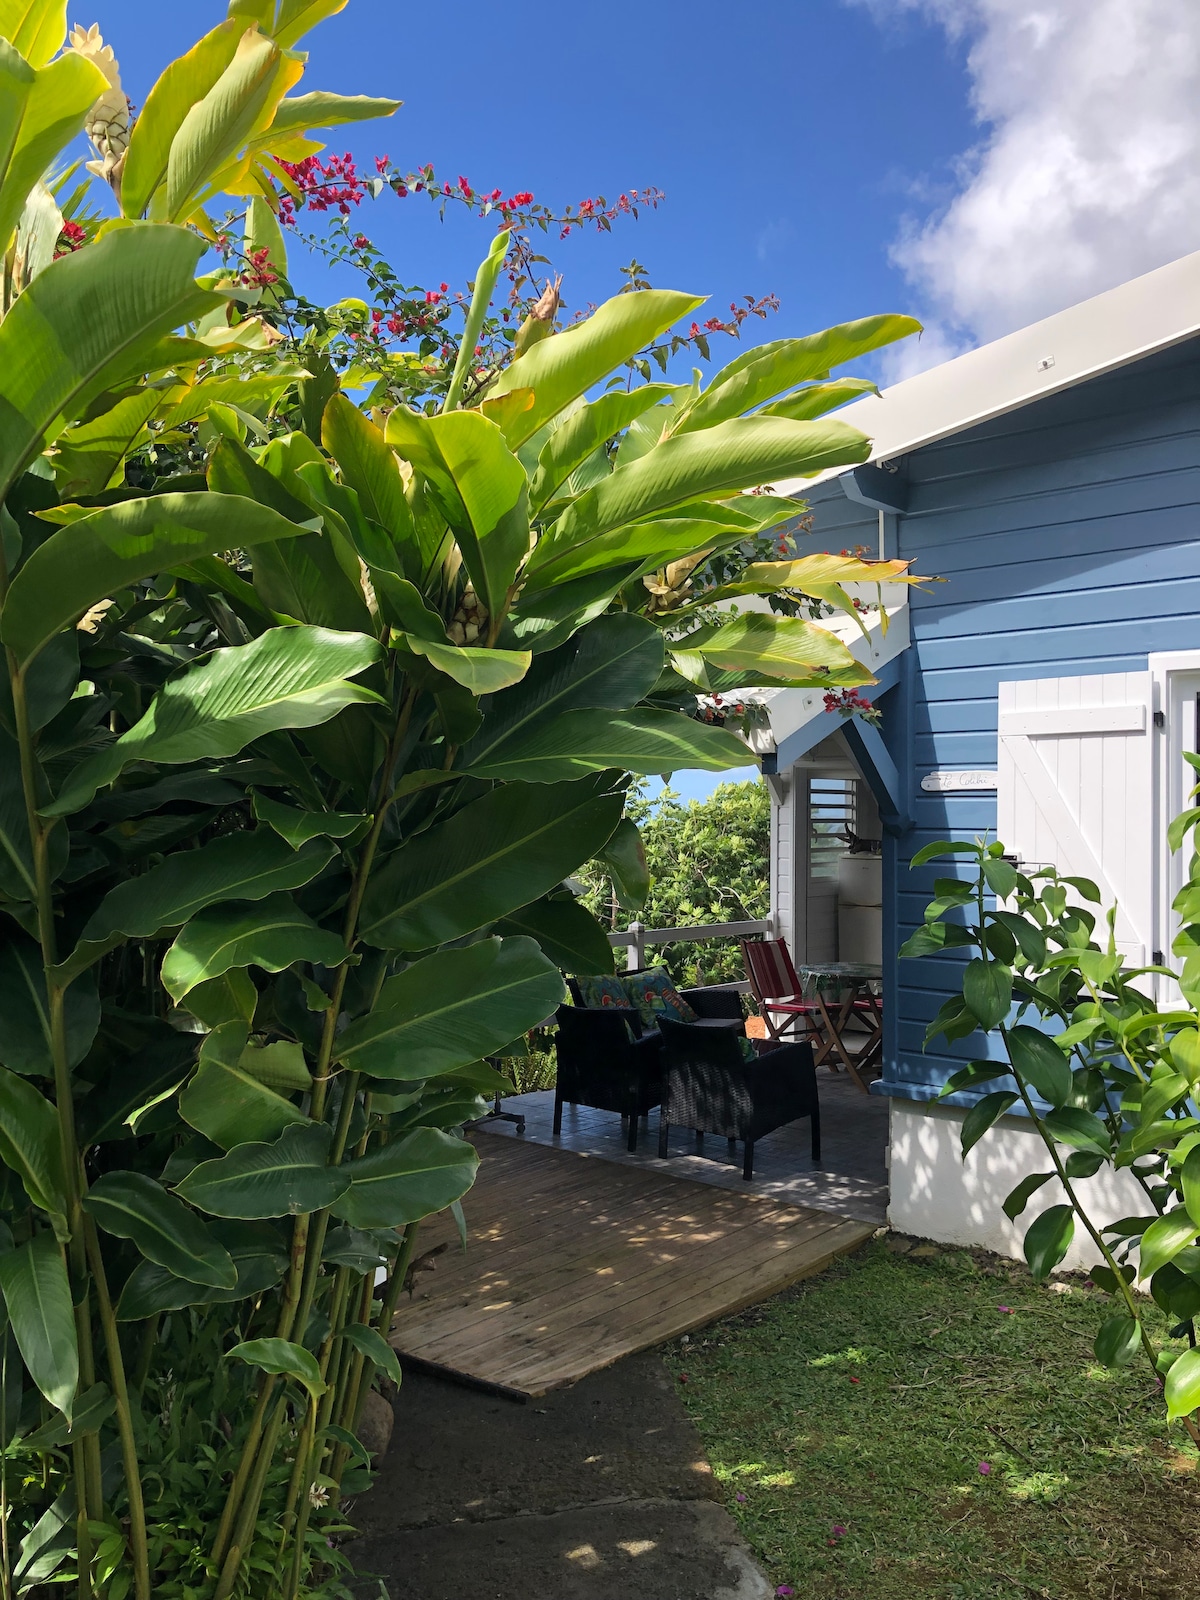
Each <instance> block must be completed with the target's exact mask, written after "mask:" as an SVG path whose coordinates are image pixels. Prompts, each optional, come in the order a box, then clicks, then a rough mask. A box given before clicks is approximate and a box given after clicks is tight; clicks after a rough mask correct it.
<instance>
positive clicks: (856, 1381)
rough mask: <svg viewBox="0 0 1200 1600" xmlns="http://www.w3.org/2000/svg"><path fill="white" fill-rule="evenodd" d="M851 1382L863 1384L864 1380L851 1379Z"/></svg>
mask: <svg viewBox="0 0 1200 1600" xmlns="http://www.w3.org/2000/svg"><path fill="white" fill-rule="evenodd" d="M850 1382H851V1383H861V1382H862V1379H861V1378H851V1379H850Z"/></svg>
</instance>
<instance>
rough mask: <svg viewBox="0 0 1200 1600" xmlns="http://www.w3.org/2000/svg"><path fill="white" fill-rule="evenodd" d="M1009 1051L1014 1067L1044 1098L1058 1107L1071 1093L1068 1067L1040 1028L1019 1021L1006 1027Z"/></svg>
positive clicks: (1067, 1063) (1065, 1059)
mask: <svg viewBox="0 0 1200 1600" xmlns="http://www.w3.org/2000/svg"><path fill="white" fill-rule="evenodd" d="M1007 1040H1008V1053H1009V1057H1010V1059H1011V1060H1012V1064H1013V1067H1014V1068H1015V1069H1016V1071H1017V1072H1018V1073H1019V1074H1020V1075H1021V1077H1022V1078H1024V1079H1025V1080H1026V1082H1027V1083H1030V1084H1032V1086H1033V1087H1034V1089H1036V1090H1037V1092H1038V1094H1040V1095H1041V1097H1042V1099H1043V1100H1047V1101H1049V1103H1050V1104H1051V1105H1052V1106H1061V1105H1062V1104H1063V1102H1064V1101H1066V1100H1068V1099H1069V1098H1070V1095H1071V1066H1070V1063H1069V1062H1068V1060H1067V1058H1066V1056H1064V1055H1063V1053H1062V1051H1061V1050H1060V1049H1059V1048H1058V1046H1057V1045H1056V1044H1055V1043H1054V1041H1053V1040H1052V1039H1049V1038H1047V1036H1046V1035H1045V1034H1044V1033H1042V1031H1041V1030H1040V1029H1039V1028H1031V1027H1030V1026H1029V1024H1028V1023H1025V1022H1019V1023H1017V1025H1016V1026H1015V1027H1012V1028H1009V1030H1008V1034H1007Z"/></svg>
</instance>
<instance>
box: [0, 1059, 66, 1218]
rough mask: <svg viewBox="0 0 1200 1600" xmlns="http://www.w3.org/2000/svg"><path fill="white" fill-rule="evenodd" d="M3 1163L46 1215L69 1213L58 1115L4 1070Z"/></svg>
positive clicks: (0, 1081) (0, 1080) (0, 1083)
mask: <svg viewBox="0 0 1200 1600" xmlns="http://www.w3.org/2000/svg"><path fill="white" fill-rule="evenodd" d="M0 1161H3V1163H4V1165H5V1166H6V1167H7V1168H8V1169H9V1170H10V1171H11V1172H15V1173H17V1174H18V1176H19V1177H20V1179H21V1182H22V1184H23V1185H24V1186H25V1193H26V1194H27V1195H28V1196H29V1198H30V1199H31V1200H32V1201H33V1203H34V1205H35V1206H38V1207H39V1208H40V1209H41V1210H42V1211H46V1212H57V1213H58V1214H59V1215H60V1216H61V1215H62V1214H63V1213H65V1211H66V1209H67V1197H66V1184H65V1182H64V1180H63V1167H62V1139H61V1136H60V1134H59V1129H58V1114H57V1113H56V1111H55V1109H54V1107H53V1106H52V1105H51V1104H50V1102H49V1100H47V1099H46V1097H45V1096H44V1095H42V1094H39V1093H38V1091H37V1090H36V1089H35V1088H34V1087H33V1085H32V1084H31V1083H26V1081H25V1080H24V1078H18V1077H17V1076H16V1075H15V1074H14V1073H12V1072H8V1071H6V1070H5V1069H4V1068H0Z"/></svg>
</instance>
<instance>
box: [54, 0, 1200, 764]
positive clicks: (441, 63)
mask: <svg viewBox="0 0 1200 1600" xmlns="http://www.w3.org/2000/svg"><path fill="white" fill-rule="evenodd" d="M92 3H93V5H94V7H95V9H94V11H93V12H92V13H91V14H89V15H88V16H86V17H84V16H83V15H82V14H78V15H76V14H74V13H73V18H72V20H74V21H91V20H93V17H94V18H95V20H97V21H99V22H100V25H101V28H102V30H103V31H104V33H105V36H106V38H107V39H108V41H109V42H110V43H112V44H113V45H114V47H115V48H116V51H117V55H118V58H119V60H120V62H121V66H122V72H123V80H124V87H125V90H126V92H127V93H128V94H130V95H131V96H132V98H133V100H134V101H135V103H140V102H141V101H142V100H144V98H145V95H146V91H147V90H148V88H149V87H150V85H151V83H152V82H153V80H154V78H155V77H156V76H157V74H158V72H159V71H160V70H161V69H162V67H163V65H164V64H165V63H166V62H167V61H168V60H169V59H170V58H171V57H173V56H175V55H178V54H180V53H181V52H182V51H183V50H185V49H187V48H188V46H190V45H191V44H192V43H193V42H194V40H195V39H196V37H197V36H198V35H199V34H200V33H201V32H203V31H204V30H205V29H207V28H208V27H210V26H212V25H213V24H215V23H216V22H218V21H219V20H220V19H221V18H222V17H223V16H224V14H225V6H224V4H223V3H222V0H198V3H194V4H192V5H187V6H185V5H172V6H166V5H164V4H163V3H162V0H92ZM306 44H307V48H308V49H309V51H310V54H311V59H310V64H309V70H308V73H307V76H306V78H305V81H304V85H303V87H304V89H316V88H320V89H329V90H334V91H337V92H340V93H366V94H375V95H387V96H391V97H393V98H398V99H402V100H403V101H404V102H405V104H404V106H403V107H402V108H401V110H400V111H399V112H398V113H397V114H396V115H395V116H394V117H392V118H391V119H389V120H388V121H387V122H384V123H381V124H374V125H367V126H365V127H363V128H359V129H357V130H352V132H351V136H350V137H349V138H347V137H346V134H345V130H341V131H339V130H334V131H333V134H332V135H331V137H330V142H329V148H330V149H331V150H333V151H336V152H339V153H340V152H341V151H343V150H345V149H347V148H348V149H350V150H351V151H352V152H353V153H354V155H355V156H356V157H357V158H358V159H359V160H360V162H361V164H362V165H363V166H365V167H366V168H368V169H371V168H372V167H373V157H374V156H375V155H376V154H383V153H386V154H388V155H390V156H391V157H392V158H393V160H394V161H395V162H397V163H398V164H400V165H402V166H404V167H406V168H407V167H410V166H416V165H418V164H420V163H422V162H425V161H431V162H433V163H434V165H435V167H436V168H437V170H438V172H439V175H441V176H444V177H447V178H449V179H450V181H451V182H453V181H455V180H456V179H457V177H458V176H459V174H460V173H461V174H464V175H465V176H466V177H467V178H468V179H470V181H471V182H472V184H474V186H475V187H476V188H477V189H480V190H487V189H491V188H493V187H500V188H502V189H503V190H505V192H506V193H512V192H513V191H516V190H519V189H528V190H532V191H533V193H534V195H535V196H536V198H537V199H538V200H539V201H542V202H544V203H546V204H548V205H551V206H554V207H559V206H562V205H563V204H565V203H567V202H575V203H577V202H578V201H580V200H582V199H585V198H591V197H596V196H599V195H604V196H606V197H607V198H609V199H612V198H614V197H615V196H616V195H617V194H619V193H620V192H621V191H622V190H627V189H630V188H645V187H647V186H650V185H656V186H657V187H658V188H660V189H662V190H664V191H665V194H666V201H665V204H664V205H663V206H662V208H661V209H660V210H659V211H657V212H651V213H646V214H644V215H643V217H642V219H641V220H640V221H639V222H637V223H625V224H622V225H621V226H619V227H618V228H616V230H615V231H614V233H613V234H611V235H607V236H605V235H597V234H596V233H595V232H592V231H589V232H587V233H582V234H576V235H573V236H572V238H571V239H569V240H568V241H566V242H565V243H563V244H559V243H558V242H557V241H552V242H551V245H550V249H549V250H548V252H547V253H548V254H551V255H552V256H553V258H554V264H555V267H556V268H557V269H558V270H560V271H562V272H563V273H564V275H565V276H564V283H563V291H564V296H565V299H566V302H567V304H568V306H569V307H570V308H572V309H577V308H579V307H581V306H585V305H587V304H588V303H589V302H596V301H599V300H601V299H604V298H606V297H607V296H608V295H610V294H612V293H615V292H616V290H617V289H618V288H619V287H620V283H621V281H622V280H621V278H620V274H619V270H618V269H619V267H620V266H621V265H622V264H624V263H626V262H628V261H629V260H630V259H631V258H633V257H635V256H636V258H637V259H638V260H639V261H640V262H642V263H643V264H644V265H645V267H646V268H647V270H648V273H649V276H650V278H651V280H652V281H653V282H654V283H655V284H656V285H659V286H661V287H667V288H676V289H686V290H690V291H692V292H695V293H704V294H708V295H709V296H710V297H711V307H710V310H709V312H707V313H706V314H724V313H726V312H727V309H728V306H729V302H730V301H731V300H733V299H735V298H738V297H741V296H743V295H747V294H753V295H755V296H759V295H763V294H767V293H772V294H776V295H778V296H779V299H780V302H781V305H780V310H779V312H778V314H777V315H774V316H772V317H770V318H769V319H768V320H767V321H766V322H757V321H752V322H751V323H750V324H749V325H748V329H749V332H748V337H749V338H751V339H753V340H755V341H758V340H761V339H766V338H779V337H786V336H789V335H797V334H803V333H808V332H811V331H813V330H816V329H819V328H822V327H827V326H829V325H830V324H832V323H835V322H839V321H844V320H847V319H849V318H853V317H859V316H865V315H868V314H871V313H874V312H882V311H906V312H910V313H912V314H914V315H916V316H918V317H920V318H921V320H922V321H923V322H925V324H926V329H927V331H926V334H925V335H924V337H923V339H922V340H921V341H920V343H918V342H917V341H908V343H907V344H906V345H905V346H903V347H900V348H899V350H898V352H896V353H894V354H892V355H891V356H887V355H885V357H884V358H883V360H882V362H881V364H880V367H879V370H878V371H877V372H874V373H871V374H870V375H872V376H876V377H879V378H881V379H882V380H883V381H885V382H888V381H893V380H895V379H896V378H900V377H904V376H906V375H907V374H908V373H910V372H912V371H916V370H919V369H920V368H921V367H922V366H924V365H930V364H932V363H934V362H935V361H938V360H944V359H946V358H947V357H949V356H952V355H954V354H956V353H957V352H959V351H961V350H964V349H968V348H970V347H972V346H973V345H975V344H978V343H980V342H982V341H985V340H988V339H992V338H996V337H998V336H1000V335H1002V334H1004V333H1007V332H1009V331H1011V330H1012V329H1013V328H1016V327H1020V326H1023V325H1025V324H1026V323H1029V322H1032V321H1035V320H1037V319H1038V318H1040V317H1043V316H1046V315H1049V314H1050V313H1052V312H1054V311H1057V310H1060V309H1061V308H1062V307H1064V306H1067V305H1070V304H1073V303H1075V302H1076V301H1078V300H1081V299H1085V298H1087V297H1088V296H1089V295H1092V294H1096V293H1099V292H1100V291H1102V290H1104V289H1107V288H1110V287H1112V286H1113V285H1114V284H1117V283H1120V282H1123V281H1125V280H1126V279H1128V278H1131V277H1135V276H1137V275H1138V274H1140V273H1143V272H1147V271H1149V270H1151V269H1152V268H1154V267H1157V266H1160V265H1162V264H1163V263H1164V262H1166V261H1170V260H1173V259H1175V258H1177V257H1179V256H1181V255H1184V254H1185V253H1187V252H1188V251H1191V250H1200V4H1197V0H1134V3H1132V4H1131V3H1130V0H754V3H751V4H747V3H746V0H740V3H739V0H688V3H686V4H685V3H684V0H636V3H631V0H603V3H601V0H571V3H569V4H566V5H559V6H557V7H553V6H548V5H547V4H546V3H545V0H506V3H505V4H503V5H501V4H498V3H497V0H440V3H439V4H438V5H437V6H434V7H420V8H418V7H402V6H399V5H397V4H396V3H395V0H350V3H349V5H348V6H347V8H346V10H345V11H344V12H342V13H341V14H340V15H339V16H336V17H333V18H331V19H330V20H328V21H327V22H324V23H322V24H321V25H320V26H319V27H318V28H317V29H316V30H315V31H314V32H313V33H312V34H311V35H310V36H309V38H308V40H307V41H306ZM357 220H358V225H359V226H361V228H362V229H363V231H364V232H366V233H368V234H369V235H370V236H371V237H372V238H374V239H375V240H376V242H377V243H379V244H380V245H382V246H383V247H384V249H385V251H386V253H387V254H388V256H389V258H390V260H391V262H392V265H393V266H394V267H395V269H396V271H397V272H398V273H399V275H400V277H401V280H402V281H403V282H405V283H407V284H433V285H436V284H438V283H440V282H442V281H443V280H445V281H447V282H449V283H451V284H452V285H456V284H461V283H462V282H463V281H464V280H465V279H466V278H467V277H469V276H472V275H473V273H474V269H475V267H476V266H477V264H478V262H479V260H480V259H481V257H482V256H483V254H484V253H485V251H486V248H487V244H488V240H489V238H490V234H491V231H492V230H491V224H489V223H487V222H482V221H479V220H478V219H472V218H469V217H467V216H465V215H463V214H461V213H460V212H457V211H452V212H451V214H450V215H449V216H448V218H447V220H446V221H445V222H444V223H442V222H439V220H438V217H437V212H436V210H435V209H434V208H433V207H432V206H430V205H429V204H428V203H427V202H425V201H424V200H423V199H421V198H418V197H412V198H409V199H408V200H405V201H398V200H397V199H396V198H395V197H394V196H392V195H390V194H385V195H384V196H383V198H382V199H381V200H380V201H379V202H376V203H374V204H371V203H368V204H366V205H364V207H363V208H362V212H361V214H360V218H359V219H357ZM292 268H293V274H292V275H293V277H294V278H295V280H296V281H297V282H298V283H299V285H300V286H301V287H302V288H303V289H305V290H306V292H308V293H310V294H311V295H313V297H314V298H316V297H318V296H323V297H324V298H326V299H327V300H331V299H334V298H337V297H338V296H340V295H343V294H348V293H353V292H356V289H355V284H354V281H353V280H352V279H351V278H349V277H347V278H344V279H340V280H338V281H335V282H331V281H330V277H329V274H328V273H327V272H326V271H324V269H322V268H320V267H319V266H317V265H316V264H315V263H310V264H309V265H307V266H306V265H305V264H304V263H303V262H302V261H301V260H300V259H299V258H298V257H296V258H294V259H293V263H292ZM734 353H735V347H734V345H733V343H732V341H730V340H728V339H724V338H722V337H720V336H718V337H717V339H716V340H715V341H714V349H713V356H714V360H715V361H717V362H721V361H724V360H727V359H729V358H730V357H731V356H732V355H733V354H734ZM717 781H720V779H719V777H715V778H714V777H709V776H707V775H704V774H687V775H684V774H680V775H678V776H677V779H676V784H675V786H676V787H677V788H679V789H680V790H681V791H682V792H683V793H685V794H687V795H694V794H702V793H705V792H708V791H709V790H710V789H711V788H712V786H713V785H714V783H715V782H717Z"/></svg>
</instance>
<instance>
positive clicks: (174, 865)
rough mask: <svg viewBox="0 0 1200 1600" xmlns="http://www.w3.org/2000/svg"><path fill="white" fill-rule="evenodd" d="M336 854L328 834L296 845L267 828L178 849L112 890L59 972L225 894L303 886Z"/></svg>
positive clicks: (72, 970)
mask: <svg viewBox="0 0 1200 1600" xmlns="http://www.w3.org/2000/svg"><path fill="white" fill-rule="evenodd" d="M281 809H283V808H281ZM333 854H334V846H333V845H331V844H330V843H329V842H328V841H327V840H325V839H313V840H310V841H309V842H307V843H305V844H304V845H303V846H302V847H301V848H300V849H299V850H293V848H292V846H291V845H290V844H289V843H288V842H287V841H286V840H285V839H282V838H280V837H279V835H278V833H276V832H273V831H268V830H267V829H266V828H258V829H255V830H254V831H253V832H246V833H228V834H223V835H222V836H221V837H219V838H216V839H212V840H210V841H209V843H208V844H205V845H201V847H200V848H199V849H198V850H180V851H177V852H176V853H175V854H174V855H169V856H167V857H166V859H165V860H164V861H161V862H160V863H159V864H158V866H156V867H151V868H150V870H149V871H148V872H143V873H142V874H141V875H140V876H139V877H136V878H130V879H127V880H126V881H125V882H124V883H119V884H117V886H116V888H115V889H110V890H109V891H108V893H107V894H106V895H105V897H104V899H103V900H102V901H101V902H100V904H99V906H97V908H96V910H95V911H94V912H93V913H92V915H91V917H90V918H89V919H88V921H87V922H86V923H85V924H84V929H83V933H82V935H81V936H80V940H79V943H78V944H77V945H76V947H75V949H74V950H73V951H72V952H71V954H70V955H69V956H68V957H67V959H66V960H65V961H64V962H63V963H62V964H61V965H60V966H59V967H57V968H56V969H55V976H56V977H57V978H58V979H59V980H60V981H61V982H66V981H67V980H68V979H70V978H73V977H74V976H75V975H76V973H79V972H82V971H83V969H84V968H85V967H87V966H90V965H91V963H92V962H93V961H95V960H97V959H98V958H99V957H100V956H102V955H103V954H104V953H105V952H106V951H108V950H112V949H114V948H115V947H116V946H117V945H118V944H121V943H122V942H123V941H124V940H125V939H150V938H153V937H154V935H155V934H156V933H161V932H162V931H164V930H165V929H167V928H179V927H182V926H183V924H184V923H185V922H187V921H188V919H189V918H190V917H193V916H195V915H196V913H197V912H198V911H203V910H204V908H205V907H206V906H210V905H213V904H214V903H217V902H219V901H222V900H261V899H263V897H264V896H266V895H269V894H275V893H277V892H278V891H280V890H283V889H299V888H300V887H301V885H303V884H306V883H308V882H309V881H310V880H311V879H313V878H315V877H316V875H317V873H318V872H320V870H321V868H322V867H324V866H325V864H326V863H327V862H328V861H329V860H330V858H331V857H332V855H333Z"/></svg>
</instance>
